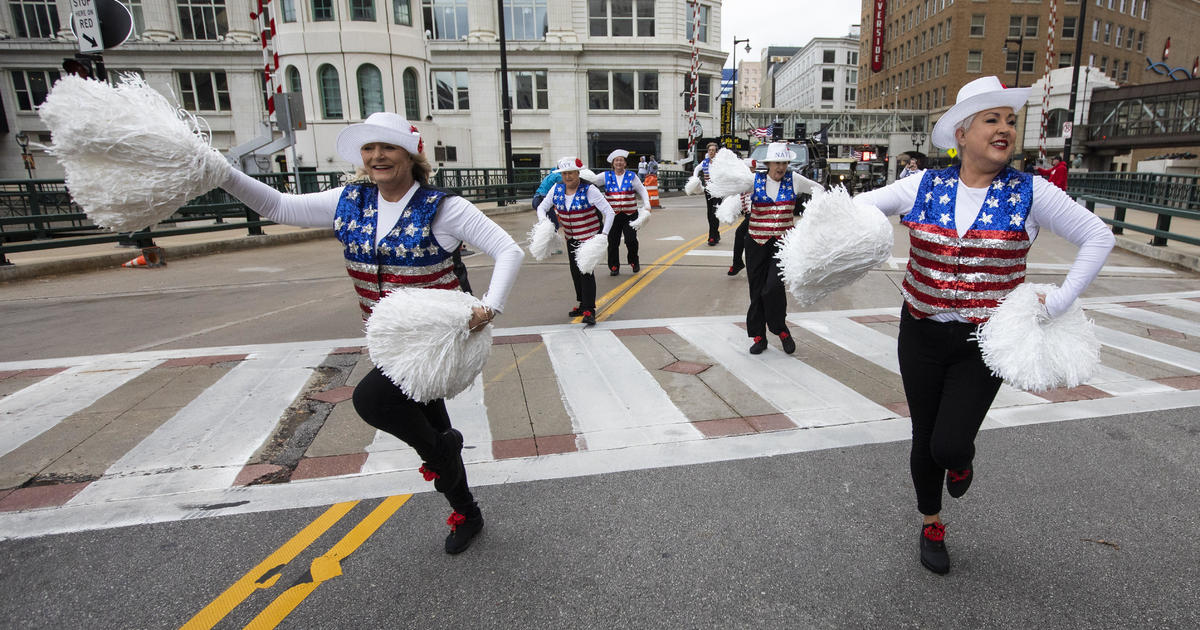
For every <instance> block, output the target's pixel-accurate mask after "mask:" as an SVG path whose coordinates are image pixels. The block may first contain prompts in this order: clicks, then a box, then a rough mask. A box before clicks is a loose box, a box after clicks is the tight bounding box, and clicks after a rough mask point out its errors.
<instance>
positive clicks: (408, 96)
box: [401, 68, 421, 120]
mask: <svg viewBox="0 0 1200 630" xmlns="http://www.w3.org/2000/svg"><path fill="white" fill-rule="evenodd" d="M401 81H403V83H404V117H405V118H407V119H409V120H420V119H421V97H420V96H419V94H420V92H418V90H420V88H419V87H418V86H417V71H416V70H415V69H413V68H406V69H405V70H404V75H403V77H402V78H401Z"/></svg>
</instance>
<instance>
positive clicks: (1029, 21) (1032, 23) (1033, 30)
mask: <svg viewBox="0 0 1200 630" xmlns="http://www.w3.org/2000/svg"><path fill="white" fill-rule="evenodd" d="M1039 26H1041V19H1040V18H1038V16H1036V15H1026V16H1025V37H1037V34H1038V27H1039Z"/></svg>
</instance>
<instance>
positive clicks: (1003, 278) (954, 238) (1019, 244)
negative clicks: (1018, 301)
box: [900, 166, 1033, 323]
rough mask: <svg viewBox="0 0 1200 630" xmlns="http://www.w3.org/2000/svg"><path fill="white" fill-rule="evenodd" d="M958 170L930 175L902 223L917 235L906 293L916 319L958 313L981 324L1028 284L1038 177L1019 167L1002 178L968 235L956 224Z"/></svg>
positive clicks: (912, 238)
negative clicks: (1031, 213)
mask: <svg viewBox="0 0 1200 630" xmlns="http://www.w3.org/2000/svg"><path fill="white" fill-rule="evenodd" d="M958 172H959V169H958V167H957V166H952V167H950V168H947V169H944V170H940V171H926V172H925V176H924V177H923V178H922V179H921V187H920V188H919V189H918V191H917V201H916V203H915V204H913V209H912V210H910V211H909V212H908V214H905V215H904V216H903V217H902V218H901V220H900V222H901V223H903V224H904V225H906V226H908V229H909V253H908V270H907V271H906V273H905V274H904V283H903V285H901V291H902V292H903V293H904V300H905V301H906V302H907V303H908V310H909V312H910V313H911V314H912V316H913V317H917V318H922V317H927V316H929V315H934V314H936V313H958V314H959V315H962V316H963V317H965V318H966V319H968V320H970V321H972V322H976V323H980V322H985V321H987V319H988V317H989V316H990V315H991V311H992V309H994V308H995V307H996V305H997V304H998V303H999V301H1000V299H1001V298H1003V297H1004V296H1005V295H1007V294H1008V292H1009V291H1011V290H1013V289H1014V288H1015V287H1016V286H1017V285H1019V284H1021V283H1022V282H1024V281H1025V255H1026V253H1028V251H1029V246H1030V245H1032V241H1030V240H1029V234H1028V232H1026V231H1025V221H1026V220H1027V219H1028V218H1029V209H1030V207H1031V206H1032V203H1033V178H1032V177H1031V176H1030V175H1028V174H1026V173H1021V172H1020V171H1017V170H1014V169H1012V168H1006V169H1005V170H1004V171H1002V172H1001V173H1000V174H999V175H997V176H996V178H995V179H993V180H992V183H991V185H990V186H988V191H987V196H986V197H985V198H984V201H983V208H982V209H981V210H980V211H979V217H978V218H976V219H975V224H974V225H972V226H971V228H970V229H969V230H967V232H966V234H964V235H963V236H961V237H960V236H959V235H958V230H957V228H956V226H955V225H954V203H955V196H956V193H957V192H958Z"/></svg>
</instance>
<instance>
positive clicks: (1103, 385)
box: [1087, 364, 1175, 396]
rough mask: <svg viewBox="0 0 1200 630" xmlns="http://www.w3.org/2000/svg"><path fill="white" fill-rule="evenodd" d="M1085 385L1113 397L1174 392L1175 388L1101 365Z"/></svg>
mask: <svg viewBox="0 0 1200 630" xmlns="http://www.w3.org/2000/svg"><path fill="white" fill-rule="evenodd" d="M1087 384H1088V385H1091V386H1092V387H1095V388H1096V389H1098V390H1100V391H1102V392H1106V393H1109V394H1112V395H1113V396H1136V395H1139V394H1159V393H1162V392H1170V391H1175V388H1174V387H1171V386H1169V385H1163V384H1162V383H1157V382H1155V381H1151V380H1149V379H1144V378H1138V377H1136V376H1134V375H1132V374H1127V373H1125V372H1122V371H1120V370H1117V369H1114V368H1110V367H1108V366H1106V365H1103V364H1102V365H1100V366H1099V367H1098V368H1096V373H1095V374H1094V375H1093V376H1092V378H1091V379H1089V380H1088V382H1087Z"/></svg>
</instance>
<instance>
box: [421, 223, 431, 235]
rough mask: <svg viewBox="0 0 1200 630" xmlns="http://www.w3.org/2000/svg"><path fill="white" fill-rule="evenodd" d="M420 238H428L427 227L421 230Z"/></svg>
mask: <svg viewBox="0 0 1200 630" xmlns="http://www.w3.org/2000/svg"><path fill="white" fill-rule="evenodd" d="M421 236H429V226H428V225H427V226H425V227H423V228H421Z"/></svg>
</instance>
